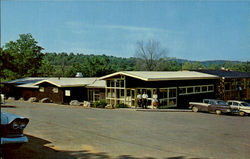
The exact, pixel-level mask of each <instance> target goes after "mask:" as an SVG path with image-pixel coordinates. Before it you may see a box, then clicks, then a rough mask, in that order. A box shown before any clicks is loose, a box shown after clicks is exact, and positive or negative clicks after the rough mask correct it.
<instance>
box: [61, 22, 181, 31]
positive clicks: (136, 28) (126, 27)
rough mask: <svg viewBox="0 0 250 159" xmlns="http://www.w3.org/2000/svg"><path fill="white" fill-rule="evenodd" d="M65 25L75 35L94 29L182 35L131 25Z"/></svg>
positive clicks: (68, 23)
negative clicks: (87, 29)
mask: <svg viewBox="0 0 250 159" xmlns="http://www.w3.org/2000/svg"><path fill="white" fill-rule="evenodd" d="M65 25H66V26H67V27H68V28H70V29H72V30H71V31H72V32H74V33H83V32H81V31H80V30H77V31H76V30H75V29H83V28H92V29H115V30H123V31H129V32H154V33H165V34H182V33H183V32H180V31H173V30H167V29H160V28H153V27H139V26H130V25H96V24H95V25H90V24H84V23H83V22H80V21H68V22H65Z"/></svg>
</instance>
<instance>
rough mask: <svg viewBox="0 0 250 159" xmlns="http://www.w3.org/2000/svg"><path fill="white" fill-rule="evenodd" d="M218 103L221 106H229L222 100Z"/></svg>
mask: <svg viewBox="0 0 250 159" xmlns="http://www.w3.org/2000/svg"><path fill="white" fill-rule="evenodd" d="M216 103H217V104H219V105H228V104H227V103H226V102H224V101H222V100H219V101H217V102H216Z"/></svg>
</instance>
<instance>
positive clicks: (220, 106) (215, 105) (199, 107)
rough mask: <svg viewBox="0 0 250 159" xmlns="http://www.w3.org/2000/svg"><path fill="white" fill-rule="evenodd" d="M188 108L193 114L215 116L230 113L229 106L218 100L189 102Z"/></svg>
mask: <svg viewBox="0 0 250 159" xmlns="http://www.w3.org/2000/svg"><path fill="white" fill-rule="evenodd" d="M189 105H190V108H191V109H192V111H193V112H198V111H203V112H215V113H216V114H218V115H219V114H222V113H231V108H230V106H229V105H228V104H227V103H226V102H224V101H223V100H218V99H204V100H203V103H198V102H189Z"/></svg>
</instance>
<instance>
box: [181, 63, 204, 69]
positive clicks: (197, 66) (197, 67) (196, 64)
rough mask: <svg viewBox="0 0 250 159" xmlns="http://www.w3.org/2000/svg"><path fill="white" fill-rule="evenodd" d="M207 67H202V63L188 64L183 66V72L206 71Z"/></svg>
mask: <svg viewBox="0 0 250 159" xmlns="http://www.w3.org/2000/svg"><path fill="white" fill-rule="evenodd" d="M205 68H206V67H205V66H204V65H202V64H201V63H200V62H194V63H191V62H186V63H184V64H183V65H182V70H198V69H205Z"/></svg>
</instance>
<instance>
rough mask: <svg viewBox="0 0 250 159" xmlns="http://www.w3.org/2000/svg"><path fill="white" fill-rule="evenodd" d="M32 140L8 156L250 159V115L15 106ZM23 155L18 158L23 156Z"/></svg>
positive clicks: (11, 107) (13, 109) (11, 104)
mask: <svg viewBox="0 0 250 159" xmlns="http://www.w3.org/2000/svg"><path fill="white" fill-rule="evenodd" d="M2 111H8V112H12V113H16V114H19V115H22V116H26V117H29V118H30V123H29V125H28V127H27V128H26V130H25V133H26V134H27V135H28V137H29V139H30V142H29V143H28V144H26V145H25V146H23V147H22V148H21V149H19V150H16V151H11V152H9V151H7V152H4V155H5V156H6V158H81V159H82V158H90V159H91V158H107V159H110V158H115V159H118V158H119V159H146V158H147V159H154V158H164V159H166V158H177V159H184V158H218V159H221V158H227V159H230V158H235V159H239V158H241V159H244V158H245V159H248V158H250V117H249V116H248V117H239V116H227V115H220V116H218V115H215V114H208V113H193V112H138V111H134V110H127V109H125V110H124V109H115V110H105V109H84V108H82V107H72V106H65V105H56V104H39V103H28V102H9V103H7V104H6V105H5V107H4V108H2ZM17 156H18V157H17Z"/></svg>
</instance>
